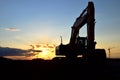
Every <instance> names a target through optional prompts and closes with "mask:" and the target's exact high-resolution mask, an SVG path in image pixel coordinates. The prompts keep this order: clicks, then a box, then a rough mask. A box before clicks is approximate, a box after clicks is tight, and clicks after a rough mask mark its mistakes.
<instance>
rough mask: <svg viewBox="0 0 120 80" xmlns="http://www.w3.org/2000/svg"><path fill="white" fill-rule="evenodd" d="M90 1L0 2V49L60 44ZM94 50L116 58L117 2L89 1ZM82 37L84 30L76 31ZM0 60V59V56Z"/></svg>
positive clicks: (119, 45)
mask: <svg viewBox="0 0 120 80" xmlns="http://www.w3.org/2000/svg"><path fill="white" fill-rule="evenodd" d="M88 1H90V0H0V46H1V47H10V48H19V49H29V48H30V46H29V45H33V44H55V45H59V44H60V36H62V38H63V43H64V44H67V43H68V42H69V39H70V34H71V26H72V25H73V23H74V21H75V20H76V18H77V17H78V16H79V15H80V14H81V12H82V11H83V9H85V8H86V6H87V4H88ZM92 1H93V2H94V6H95V20H96V21H95V22H96V24H95V41H96V42H97V45H96V48H104V49H105V50H106V53H107V55H108V53H109V52H108V48H112V49H111V57H113V58H114V57H117V58H120V9H119V8H120V0H92ZM80 31H81V32H80V35H81V36H86V27H83V28H82V29H81V30H80ZM0 56H1V55H0Z"/></svg>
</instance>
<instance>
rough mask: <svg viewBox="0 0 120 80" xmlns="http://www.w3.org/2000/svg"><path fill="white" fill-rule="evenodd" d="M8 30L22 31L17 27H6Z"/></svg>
mask: <svg viewBox="0 0 120 80" xmlns="http://www.w3.org/2000/svg"><path fill="white" fill-rule="evenodd" d="M5 30H7V31H20V29H17V28H6V29H5Z"/></svg>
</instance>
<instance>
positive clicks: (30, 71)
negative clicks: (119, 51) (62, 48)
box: [0, 58, 120, 80]
mask: <svg viewBox="0 0 120 80" xmlns="http://www.w3.org/2000/svg"><path fill="white" fill-rule="evenodd" d="M0 73H1V74H0V76H1V78H4V79H7V78H9V79H12V80H13V79H15V80H16V79H27V80H28V79H34V80H36V79H55V80H58V79H62V80H64V79H69V78H70V79H74V80H78V79H79V80H88V79H89V80H120V59H107V60H106V64H105V65H95V64H94V65H93V64H92V65H91V64H86V63H83V62H82V61H78V62H74V63H69V62H68V61H64V60H42V59H34V60H10V59H5V58H0Z"/></svg>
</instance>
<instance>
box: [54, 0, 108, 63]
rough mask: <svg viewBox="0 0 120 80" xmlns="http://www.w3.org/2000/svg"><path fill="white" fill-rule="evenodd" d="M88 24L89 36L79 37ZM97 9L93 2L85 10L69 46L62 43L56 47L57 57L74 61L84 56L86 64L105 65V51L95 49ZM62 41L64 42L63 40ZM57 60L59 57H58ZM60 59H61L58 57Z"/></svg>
mask: <svg viewBox="0 0 120 80" xmlns="http://www.w3.org/2000/svg"><path fill="white" fill-rule="evenodd" d="M85 24H87V36H86V37H81V36H79V32H80V31H79V30H80V29H81V28H82V27H83V26H84V25H85ZM94 26H95V8H94V3H93V2H92V1H89V2H88V6H87V7H86V8H85V9H84V10H83V12H82V13H81V14H80V16H79V17H78V18H77V19H76V21H75V22H74V24H73V26H72V31H71V37H70V41H69V43H68V44H66V45H64V44H63V43H62V42H61V44H60V45H58V46H57V47H56V56H60V55H64V56H66V59H68V60H70V61H73V60H75V59H77V58H78V57H77V56H78V55H82V58H81V59H83V60H84V61H85V62H94V63H104V62H105V60H106V52H105V49H95V45H96V42H95V41H94V39H95V34H94V33H95V31H94V28H95V27H94ZM61 41H62V40H61ZM56 58H57V57H56ZM58 58H59V57H58Z"/></svg>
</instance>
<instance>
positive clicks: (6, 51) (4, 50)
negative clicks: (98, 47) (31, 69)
mask: <svg viewBox="0 0 120 80" xmlns="http://www.w3.org/2000/svg"><path fill="white" fill-rule="evenodd" d="M31 52H32V53H31ZM35 52H36V53H37V52H41V51H40V50H22V49H18V48H9V47H0V56H35V55H36V53H35Z"/></svg>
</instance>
